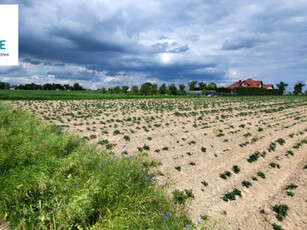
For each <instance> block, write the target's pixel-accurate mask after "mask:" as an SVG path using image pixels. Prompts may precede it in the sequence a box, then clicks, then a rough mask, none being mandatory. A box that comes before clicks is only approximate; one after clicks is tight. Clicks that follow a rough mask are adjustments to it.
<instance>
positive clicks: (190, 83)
mask: <svg viewBox="0 0 307 230" xmlns="http://www.w3.org/2000/svg"><path fill="white" fill-rule="evenodd" d="M196 84H197V81H195V80H193V81H190V82H189V84H188V85H189V90H191V91H193V90H195V88H196Z"/></svg>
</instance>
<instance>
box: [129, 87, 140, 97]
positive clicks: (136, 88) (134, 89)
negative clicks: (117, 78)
mask: <svg viewBox="0 0 307 230" xmlns="http://www.w3.org/2000/svg"><path fill="white" fill-rule="evenodd" d="M131 91H132V93H133V94H134V95H137V94H138V93H139V87H138V86H137V85H134V86H132V88H131Z"/></svg>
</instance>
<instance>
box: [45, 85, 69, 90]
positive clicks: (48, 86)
mask: <svg viewBox="0 0 307 230" xmlns="http://www.w3.org/2000/svg"><path fill="white" fill-rule="evenodd" d="M51 89H52V85H51V84H50V83H46V84H44V85H43V90H51ZM71 89H73V87H71Z"/></svg>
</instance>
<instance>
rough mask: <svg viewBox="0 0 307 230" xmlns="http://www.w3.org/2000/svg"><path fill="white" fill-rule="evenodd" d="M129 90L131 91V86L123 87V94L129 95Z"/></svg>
mask: <svg viewBox="0 0 307 230" xmlns="http://www.w3.org/2000/svg"><path fill="white" fill-rule="evenodd" d="M128 89H129V86H126V85H124V86H123V87H122V91H123V93H128Z"/></svg>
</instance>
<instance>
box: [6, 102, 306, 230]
mask: <svg viewBox="0 0 307 230" xmlns="http://www.w3.org/2000/svg"><path fill="white" fill-rule="evenodd" d="M5 103H7V104H11V105H13V106H14V107H15V108H17V107H18V108H22V109H25V110H27V111H30V112H32V113H34V114H35V115H36V116H37V117H39V118H41V119H42V120H45V121H47V122H52V123H55V124H56V125H59V126H62V127H63V129H65V130H67V131H68V132H70V133H74V134H76V133H77V134H78V135H79V136H80V138H85V139H87V140H88V141H89V142H91V143H97V145H98V147H99V148H101V149H106V150H107V151H108V152H109V153H110V154H115V155H118V156H120V155H124V156H129V155H138V154H142V155H148V157H150V158H153V159H155V160H158V161H160V162H161V165H160V166H159V167H158V168H157V171H156V172H155V173H156V178H157V179H158V181H159V183H160V184H162V185H164V184H167V185H168V191H169V194H170V195H171V196H173V192H174V191H175V190H177V189H178V190H179V191H177V192H176V193H175V195H176V197H177V201H178V202H180V201H181V200H182V199H181V198H183V199H184V198H185V195H184V194H183V193H180V191H184V190H185V189H186V191H187V190H190V189H191V190H192V193H191V192H188V194H189V195H190V197H193V196H194V199H189V200H190V201H191V203H190V206H189V207H190V216H191V219H192V220H193V221H194V222H197V221H202V222H204V220H205V221H207V220H209V222H210V223H211V224H214V223H216V228H218V227H220V228H226V229H273V225H274V224H275V223H276V224H275V229H278V227H277V225H280V226H282V227H283V228H284V229H306V228H307V97H225V98H199V99H197V98H191V99H185V98H174V99H138V100H85V101H72V100H71V101H5ZM124 145H125V147H123V146H124ZM279 205H283V206H279Z"/></svg>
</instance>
